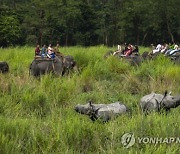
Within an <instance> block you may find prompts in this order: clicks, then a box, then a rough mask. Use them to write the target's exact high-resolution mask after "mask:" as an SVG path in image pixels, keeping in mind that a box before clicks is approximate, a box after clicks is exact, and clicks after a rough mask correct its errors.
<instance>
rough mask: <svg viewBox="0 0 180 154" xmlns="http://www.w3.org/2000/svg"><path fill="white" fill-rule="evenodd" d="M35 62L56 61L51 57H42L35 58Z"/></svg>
mask: <svg viewBox="0 0 180 154" xmlns="http://www.w3.org/2000/svg"><path fill="white" fill-rule="evenodd" d="M34 60H37V61H55V59H52V58H49V57H41V56H35V57H34Z"/></svg>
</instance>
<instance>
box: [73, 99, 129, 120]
mask: <svg viewBox="0 0 180 154" xmlns="http://www.w3.org/2000/svg"><path fill="white" fill-rule="evenodd" d="M75 111H76V112H78V113H81V114H85V115H88V116H89V118H90V119H91V120H92V121H96V120H98V119H100V120H101V121H102V122H107V121H109V120H111V119H114V118H116V117H117V116H119V115H121V114H124V113H127V112H128V111H129V109H128V108H127V107H126V106H125V105H124V104H122V103H121V102H115V103H111V104H93V103H92V102H91V101H89V103H88V104H86V105H80V104H78V105H76V106H75Z"/></svg>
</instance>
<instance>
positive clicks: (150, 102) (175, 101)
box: [140, 91, 180, 113]
mask: <svg viewBox="0 0 180 154" xmlns="http://www.w3.org/2000/svg"><path fill="white" fill-rule="evenodd" d="M179 105H180V95H177V96H171V95H170V94H168V93H167V91H166V92H165V94H164V95H162V94H157V93H154V92H152V93H151V94H148V95H146V96H144V97H142V98H141V100H140V108H141V110H142V111H143V112H145V113H148V112H151V111H157V112H159V111H161V110H165V111H169V110H170V109H171V108H176V107H178V106H179Z"/></svg>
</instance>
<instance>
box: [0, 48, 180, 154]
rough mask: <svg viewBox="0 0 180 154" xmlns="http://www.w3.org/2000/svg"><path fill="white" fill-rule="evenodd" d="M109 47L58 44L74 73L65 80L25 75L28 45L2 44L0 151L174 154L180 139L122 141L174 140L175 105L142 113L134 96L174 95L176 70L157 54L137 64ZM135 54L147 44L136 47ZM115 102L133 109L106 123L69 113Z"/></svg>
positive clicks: (178, 82) (178, 132) (179, 87)
mask: <svg viewBox="0 0 180 154" xmlns="http://www.w3.org/2000/svg"><path fill="white" fill-rule="evenodd" d="M108 50H109V49H108V48H107V47H105V46H98V47H89V48H84V47H64V48H61V52H62V53H64V54H66V55H69V54H70V55H72V56H74V58H75V60H76V61H77V65H78V67H79V70H80V72H79V73H74V74H71V75H69V76H64V77H53V76H52V75H51V74H50V75H44V76H42V77H41V78H40V79H39V80H38V79H35V78H34V77H32V76H29V72H28V71H29V65H30V63H31V61H32V60H33V56H34V52H33V51H34V49H33V48H32V47H26V46H25V47H16V48H7V49H0V53H1V57H0V61H7V62H8V64H9V66H10V72H9V73H8V74H0V153H68V154H69V153H132V154H134V153H143V154H144V153H174V154H175V153H179V152H180V150H179V144H176V143H173V144H168V145H167V144H156V145H155V144H139V143H135V145H133V146H132V147H130V148H129V149H126V148H124V147H123V146H122V144H121V136H122V135H123V134H124V133H128V132H133V133H134V134H135V136H136V137H148V136H150V137H180V127H179V126H180V116H179V111H180V108H176V109H173V110H172V111H171V112H170V113H168V114H167V115H164V114H157V113H152V114H150V115H148V116H143V114H142V113H141V111H140V109H139V105H138V104H139V100H140V98H141V97H142V96H143V95H145V94H148V93H150V92H152V91H155V92H159V93H164V91H165V90H169V91H172V94H173V95H175V94H178V93H180V78H179V75H180V67H179V66H178V65H175V64H173V63H172V62H171V61H170V60H168V59H166V58H165V57H163V56H160V57H158V58H157V59H155V60H153V61H145V62H143V63H142V64H141V65H140V66H138V67H133V66H130V65H129V64H128V63H126V62H124V61H121V60H120V59H116V58H114V57H109V58H107V59H104V58H103V55H104V54H105V53H106V52H107V51H108ZM140 50H141V52H142V51H145V50H147V48H143V47H141V48H140ZM89 99H92V100H93V101H95V102H96V103H112V102H115V101H121V102H122V103H124V104H126V105H127V106H128V107H129V108H130V109H131V110H132V114H131V115H123V116H120V117H118V118H117V119H116V120H113V121H110V122H109V123H106V124H102V123H100V122H94V123H93V122H92V121H90V120H89V118H88V117H86V116H83V115H79V114H77V113H75V111H74V106H75V105H76V104H85V103H86V102H87V101H88V100H89Z"/></svg>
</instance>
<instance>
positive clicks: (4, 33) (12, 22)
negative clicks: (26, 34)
mask: <svg viewBox="0 0 180 154" xmlns="http://www.w3.org/2000/svg"><path fill="white" fill-rule="evenodd" d="M20 36H21V30H20V24H19V20H18V18H17V16H16V15H15V14H14V12H13V11H12V10H10V9H9V8H6V7H0V46H8V45H13V44H16V43H18V41H17V40H18V39H19V38H20Z"/></svg>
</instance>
